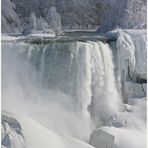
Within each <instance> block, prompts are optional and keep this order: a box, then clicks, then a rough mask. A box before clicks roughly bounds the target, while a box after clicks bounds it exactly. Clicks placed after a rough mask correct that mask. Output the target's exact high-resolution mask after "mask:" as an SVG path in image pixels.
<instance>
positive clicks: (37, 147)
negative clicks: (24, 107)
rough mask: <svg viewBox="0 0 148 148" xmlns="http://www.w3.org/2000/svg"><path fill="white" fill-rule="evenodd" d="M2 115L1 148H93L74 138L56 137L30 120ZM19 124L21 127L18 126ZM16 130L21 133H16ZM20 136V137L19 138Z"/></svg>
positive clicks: (8, 114)
mask: <svg viewBox="0 0 148 148" xmlns="http://www.w3.org/2000/svg"><path fill="white" fill-rule="evenodd" d="M2 115H3V117H2V121H3V122H4V124H3V125H4V126H3V127H2V131H3V132H2V144H3V148H5V146H6V147H11V148H24V147H26V146H27V148H93V147H92V146H90V145H88V144H86V143H84V142H82V141H79V140H76V139H74V138H71V137H66V136H62V135H57V134H56V133H54V132H52V131H50V130H49V129H47V128H45V127H43V126H42V125H40V124H39V123H37V122H35V121H33V120H32V119H29V118H26V117H22V116H18V115H14V114H11V113H8V112H3V113H2ZM4 117H5V118H7V120H6V119H5V118H4ZM4 119H5V120H4ZM19 124H20V126H21V127H19V126H18V125H19ZM19 128H20V129H19ZM16 129H19V130H20V131H21V132H20V133H18V132H17V130H16ZM21 134H22V136H20V135H21ZM20 139H21V141H20Z"/></svg>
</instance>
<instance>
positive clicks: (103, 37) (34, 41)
mask: <svg viewBox="0 0 148 148" xmlns="http://www.w3.org/2000/svg"><path fill="white" fill-rule="evenodd" d="M115 40H116V38H115V37H110V36H106V35H90V36H58V37H43V36H33V37H30V36H18V37H10V36H7V37H6V36H2V43H3V42H27V43H31V44H48V43H50V42H73V41H80V42H86V41H102V42H111V41H115Z"/></svg>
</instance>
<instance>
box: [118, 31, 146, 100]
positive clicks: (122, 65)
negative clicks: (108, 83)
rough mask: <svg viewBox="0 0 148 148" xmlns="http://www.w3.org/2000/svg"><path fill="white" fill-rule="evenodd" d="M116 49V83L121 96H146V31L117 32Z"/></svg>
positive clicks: (125, 97) (126, 97)
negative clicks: (120, 90)
mask: <svg viewBox="0 0 148 148" xmlns="http://www.w3.org/2000/svg"><path fill="white" fill-rule="evenodd" d="M116 48H117V75H118V78H117V81H118V82H119V83H118V84H119V85H122V86H119V87H122V88H120V89H122V96H123V98H124V99H125V100H124V101H127V100H126V99H128V98H134V97H137V98H140V97H145V96H146V85H145V84H146V81H147V77H146V67H147V64H146V55H147V48H146V31H140V30H137V31H136V30H135V31H130V30H129V31H128V30H124V31H122V30H119V31H118V39H117V42H116Z"/></svg>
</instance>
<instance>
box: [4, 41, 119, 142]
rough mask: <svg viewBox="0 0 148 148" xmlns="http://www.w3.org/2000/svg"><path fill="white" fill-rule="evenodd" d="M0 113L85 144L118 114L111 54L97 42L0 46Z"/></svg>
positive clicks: (5, 44)
mask: <svg viewBox="0 0 148 148" xmlns="http://www.w3.org/2000/svg"><path fill="white" fill-rule="evenodd" d="M2 92H3V93H2V107H3V109H4V110H8V111H10V112H16V113H20V114H25V115H26V116H30V117H31V118H33V119H35V120H37V121H38V122H40V123H41V124H43V125H44V126H46V127H48V128H49V129H52V130H54V131H56V132H60V133H62V134H66V135H69V136H73V137H76V138H79V139H83V140H88V137H89V135H90V132H91V131H92V129H93V128H94V126H97V127H100V126H101V125H105V124H106V122H107V121H108V119H109V117H110V116H111V115H113V114H115V112H117V111H118V109H119V103H120V98H119V97H118V93H117V89H116V83H115V74H114V64H113V54H112V51H111V48H110V47H109V45H108V44H105V43H102V42H65V43H61V42H54V43H49V44H48V45H43V44H40V45H31V44H26V43H15V44H12V43H3V45H2Z"/></svg>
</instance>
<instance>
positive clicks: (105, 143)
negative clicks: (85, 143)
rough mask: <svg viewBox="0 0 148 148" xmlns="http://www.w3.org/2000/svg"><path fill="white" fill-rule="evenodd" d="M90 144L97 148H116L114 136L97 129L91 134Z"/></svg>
mask: <svg viewBox="0 0 148 148" xmlns="http://www.w3.org/2000/svg"><path fill="white" fill-rule="evenodd" d="M90 144H91V145H93V146H95V148H114V136H113V135H111V134H109V133H107V132H105V131H103V130H101V129H97V130H94V131H93V132H92V134H91V137H90Z"/></svg>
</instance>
